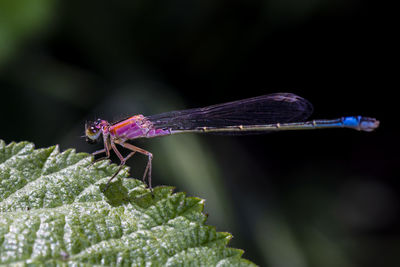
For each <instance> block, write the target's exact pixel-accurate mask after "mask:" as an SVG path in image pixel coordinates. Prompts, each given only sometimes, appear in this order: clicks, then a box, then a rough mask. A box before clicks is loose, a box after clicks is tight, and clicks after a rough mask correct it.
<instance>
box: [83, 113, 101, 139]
mask: <svg viewBox="0 0 400 267" xmlns="http://www.w3.org/2000/svg"><path fill="white" fill-rule="evenodd" d="M101 128H102V121H101V120H100V119H98V120H96V121H88V122H86V124H85V136H86V142H88V143H89V144H94V143H96V141H97V140H98V139H99V138H100V135H101V133H102V131H101Z"/></svg>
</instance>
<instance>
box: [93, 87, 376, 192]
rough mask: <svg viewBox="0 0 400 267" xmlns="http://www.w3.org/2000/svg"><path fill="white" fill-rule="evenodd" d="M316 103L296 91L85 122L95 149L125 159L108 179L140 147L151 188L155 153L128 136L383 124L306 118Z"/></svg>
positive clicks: (365, 128)
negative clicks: (99, 143) (121, 149)
mask: <svg viewBox="0 0 400 267" xmlns="http://www.w3.org/2000/svg"><path fill="white" fill-rule="evenodd" d="M312 111H313V107H312V105H311V103H310V102H308V101H307V100H306V99H304V98H302V97H299V96H297V95H294V94H291V93H275V94H269V95H263V96H258V97H253V98H248V99H243V100H238V101H233V102H228V103H224V104H218V105H213V106H208V107H204V108H194V109H187V110H181V111H171V112H166V113H162V114H158V115H153V116H143V115H135V116H132V117H129V118H127V119H125V120H123V121H120V122H117V123H112V124H111V123H109V122H108V121H105V120H101V119H98V120H96V121H94V122H88V123H86V130H85V134H86V141H88V142H89V143H94V142H95V141H97V140H99V139H100V138H101V137H102V139H103V143H104V148H103V149H101V150H98V151H95V152H94V153H93V155H97V154H100V153H105V154H106V157H107V158H109V157H110V150H113V151H114V153H115V154H116V155H117V156H118V158H119V159H120V161H121V162H120V167H119V169H118V170H117V172H116V173H115V174H114V175H113V176H112V177H111V178H110V179H109V181H108V183H107V186H106V188H105V189H107V187H108V185H109V184H110V182H111V181H112V180H113V179H114V178H115V176H116V175H117V174H118V173H119V171H120V170H121V169H122V167H123V165H124V164H125V163H126V161H127V160H128V159H129V158H131V157H132V156H133V155H134V154H135V153H136V152H137V153H140V154H143V155H145V156H147V158H148V160H147V165H146V168H145V171H144V174H143V181H145V179H146V177H148V184H149V188H150V189H151V166H152V159H153V154H151V153H150V152H149V151H146V150H144V149H142V148H139V147H137V146H134V145H132V144H130V143H128V141H130V140H134V139H138V138H153V137H158V136H165V135H172V134H178V133H228V134H236V135H240V134H254V133H267V132H273V131H283V130H309V129H325V128H351V129H355V130H359V131H366V132H370V131H373V130H374V129H376V128H377V127H378V126H379V121H378V120H376V119H374V118H368V117H362V116H349V117H341V118H338V119H333V120H312V121H305V120H306V119H307V118H308V117H309V116H310V115H311V113H312ZM117 145H120V146H122V147H124V148H127V149H128V150H130V151H131V152H130V153H129V154H128V155H127V156H126V157H124V156H122V154H121V153H120V152H119V151H118V148H117Z"/></svg>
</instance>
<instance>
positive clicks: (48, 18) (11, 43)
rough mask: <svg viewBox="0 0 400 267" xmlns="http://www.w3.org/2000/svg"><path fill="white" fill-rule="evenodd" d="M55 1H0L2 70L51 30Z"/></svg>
mask: <svg viewBox="0 0 400 267" xmlns="http://www.w3.org/2000/svg"><path fill="white" fill-rule="evenodd" d="M55 2H56V1H53V0H38V1H30V0H18V1H7V0H6V1H0V69H1V67H2V65H3V64H5V63H6V62H7V60H8V59H10V58H12V57H13V55H14V54H15V53H17V52H18V51H19V49H22V48H23V47H24V45H25V44H26V43H31V42H32V40H37V41H39V40H41V36H42V34H43V33H44V32H45V30H47V29H49V28H51V22H52V19H53V16H54V8H55Z"/></svg>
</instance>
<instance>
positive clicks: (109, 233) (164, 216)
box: [0, 140, 254, 266]
mask: <svg viewBox="0 0 400 267" xmlns="http://www.w3.org/2000/svg"><path fill="white" fill-rule="evenodd" d="M117 168H118V166H117V165H115V164H110V163H109V162H108V161H100V162H96V163H94V164H92V157H91V156H90V155H88V154H86V153H76V152H75V151H74V150H73V149H69V150H66V151H64V152H63V153H60V152H59V149H58V147H57V146H53V147H49V148H44V149H36V150H35V149H34V146H33V144H31V143H29V142H21V143H11V144H9V145H6V144H5V143H4V141H2V140H0V264H4V265H25V264H33V265H42V264H48V265H55V266H57V265H134V266H144V265H146V266H183V265H185V266H186V265H192V266H215V265H218V266H242V265H243V266H253V265H254V264H253V263H251V262H249V261H247V260H245V259H243V258H241V256H242V254H243V251H242V250H238V249H233V248H228V247H227V246H226V245H227V243H228V242H229V240H230V239H231V238H232V236H231V235H230V234H229V233H223V232H216V230H215V228H214V227H211V226H207V225H205V221H206V215H204V214H203V213H202V211H203V206H204V200H202V199H199V198H195V197H186V196H185V194H184V193H173V188H172V187H169V186H160V187H156V188H154V192H153V194H152V193H151V192H150V191H149V190H148V189H147V188H146V186H145V185H144V184H143V183H142V182H141V181H138V180H136V179H123V178H127V174H128V168H127V167H126V168H124V169H123V170H122V171H121V172H120V173H119V174H118V175H117V178H116V179H115V181H114V182H112V184H111V185H110V187H109V188H108V190H106V191H105V193H103V192H102V191H103V189H104V188H105V186H106V184H107V181H108V179H109V178H110V177H111V176H112V175H113V174H114V173H115V171H116V170H117Z"/></svg>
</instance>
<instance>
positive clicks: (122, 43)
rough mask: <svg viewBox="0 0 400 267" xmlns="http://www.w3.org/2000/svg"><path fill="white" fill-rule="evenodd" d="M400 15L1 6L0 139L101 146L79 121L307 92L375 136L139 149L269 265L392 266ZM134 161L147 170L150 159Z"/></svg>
mask: <svg viewBox="0 0 400 267" xmlns="http://www.w3.org/2000/svg"><path fill="white" fill-rule="evenodd" d="M392 18H393V17H392V16H391V15H390V8H389V7H386V6H383V4H382V6H376V3H374V4H372V3H368V2H361V1H354V0H353V1H334V0H314V1H305V0H303V1H293V0H284V1H282V0H269V1H256V0H250V1H218V0H213V1H204V0H202V1H200V0H190V1H187V0H185V1H183V0H174V1H144V0H137V1H113V2H111V1H103V0H100V1H77V0H72V1H71V0H69V1H66V0H59V1H50V0H40V1H30V0H24V1H2V2H1V3H0V90H1V95H0V99H1V104H0V116H1V117H0V118H1V124H0V138H1V139H3V140H5V141H6V142H7V143H8V142H11V141H22V140H28V141H31V142H34V143H35V144H36V147H47V146H51V145H53V144H60V149H61V150H65V149H67V148H71V147H72V148H76V150H77V151H80V152H81V151H85V152H92V151H94V150H96V149H99V146H97V147H93V146H89V145H87V144H86V143H85V142H84V139H83V138H81V137H80V136H81V135H83V134H84V123H85V121H86V120H93V119H94V118H97V117H101V118H104V119H107V120H110V121H113V120H117V119H120V118H123V117H125V116H129V115H133V114H138V113H139V114H140V113H141V114H144V115H151V114H155V113H159V112H163V111H169V110H174V109H184V108H191V107H199V106H206V105H211V104H216V103H221V102H226V101H232V100H237V99H242V98H247V97H252V96H257V95H262V94H268V93H273V92H292V93H296V94H299V95H301V96H303V97H305V98H307V99H308V100H310V102H312V103H313V104H314V108H315V111H314V114H313V116H312V118H313V119H329V118H335V117H340V116H344V115H364V116H370V117H376V118H378V119H379V120H380V121H381V126H380V128H379V129H378V130H377V131H376V132H373V133H364V132H357V131H352V130H342V129H337V130H324V131H322V130H321V131H299V132H282V133H276V134H268V135H255V136H242V137H237V136H236V137H235V136H212V135H206V136H200V135H185V136H184V135H182V136H172V137H164V138H158V139H154V140H140V141H137V142H135V144H136V145H138V146H141V147H143V148H145V149H148V150H150V151H152V152H153V154H154V161H153V185H163V184H166V185H174V186H176V187H177V191H185V192H187V193H188V195H190V196H198V197H201V198H204V199H206V210H205V211H206V212H207V213H208V214H209V220H208V223H209V224H212V225H216V227H217V230H218V231H228V232H231V233H232V234H233V235H234V238H233V240H232V241H231V243H230V246H233V247H237V248H241V249H244V250H245V254H244V257H245V258H247V259H250V260H251V261H253V262H255V263H257V264H259V265H261V266H349V267H352V266H396V265H398V264H400V260H399V257H398V253H399V249H400V239H399V234H400V233H399V218H400V216H399V188H400V187H399V183H398V178H399V174H398V171H397V167H398V166H397V165H398V164H399V163H400V161H399V159H400V157H399V154H398V153H399V151H400V146H399V142H398V138H397V137H398V127H397V126H396V124H397V120H396V119H397V117H398V114H396V113H395V112H394V110H395V107H396V106H397V102H398V101H397V99H396V96H395V92H396V91H397V89H398V86H394V85H393V84H391V83H390V80H391V79H392V78H391V77H393V76H394V73H395V70H397V69H398V67H393V66H397V65H398V60H395V58H397V54H395V52H394V48H395V46H396V45H395V43H394V37H395V36H396V35H397V34H398V30H396V31H394V30H392V29H391V25H393V21H392ZM396 72H397V71H396ZM115 162H118V161H115ZM128 165H129V166H131V167H132V176H133V177H141V174H142V172H143V170H144V165H145V159H144V158H141V157H140V156H139V157H137V158H135V159H132V160H130V161H129V162H128Z"/></svg>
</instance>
